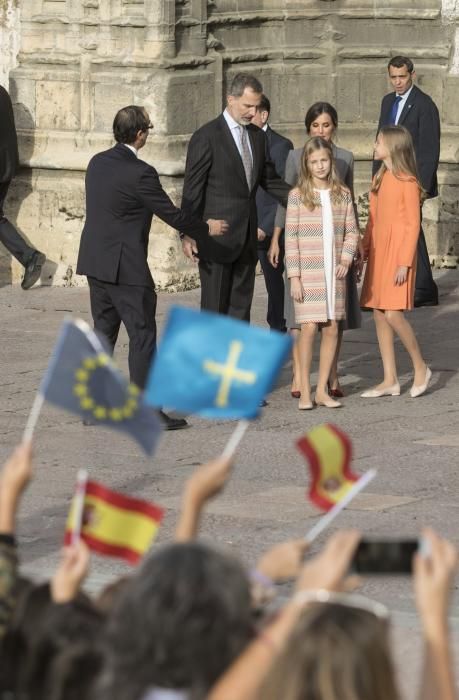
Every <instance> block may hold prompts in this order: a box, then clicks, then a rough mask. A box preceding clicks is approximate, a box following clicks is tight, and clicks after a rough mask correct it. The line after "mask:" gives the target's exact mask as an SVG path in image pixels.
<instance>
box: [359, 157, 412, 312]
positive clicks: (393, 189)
mask: <svg viewBox="0 0 459 700" xmlns="http://www.w3.org/2000/svg"><path fill="white" fill-rule="evenodd" d="M420 227H421V200H420V191H419V185H418V183H417V182H416V180H415V179H414V178H413V177H410V176H406V177H403V176H399V177H395V175H393V174H392V173H391V172H390V171H389V170H388V171H387V172H386V173H385V174H384V176H383V179H382V182H381V186H380V188H379V190H378V192H371V193H370V216H369V218H368V224H367V228H366V231H365V236H364V237H363V248H364V251H365V256H366V257H367V258H368V263H367V269H366V272H365V279H364V282H363V288H362V294H361V297H360V306H363V307H367V308H370V309H384V310H386V309H392V310H396V311H397V310H404V309H412V308H413V301H414V283H415V277H416V246H417V242H418V237H419V231H420ZM401 265H403V266H406V267H408V276H407V280H406V282H405V283H404V284H401V285H395V283H394V276H395V272H396V270H397V268H398V267H399V266H401Z"/></svg>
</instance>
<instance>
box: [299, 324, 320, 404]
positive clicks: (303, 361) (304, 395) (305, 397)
mask: <svg viewBox="0 0 459 700" xmlns="http://www.w3.org/2000/svg"><path fill="white" fill-rule="evenodd" d="M316 333H317V323H302V324H301V331H300V337H299V339H298V343H297V346H298V360H299V383H300V391H301V399H300V406H305V405H307V404H309V403H311V382H310V374H311V364H312V353H313V349H314V337H315V335H316Z"/></svg>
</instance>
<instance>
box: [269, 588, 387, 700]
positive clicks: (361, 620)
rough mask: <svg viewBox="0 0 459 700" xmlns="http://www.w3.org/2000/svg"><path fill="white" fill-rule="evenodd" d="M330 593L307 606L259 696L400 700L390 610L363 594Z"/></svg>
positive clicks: (288, 699) (293, 699)
mask: <svg viewBox="0 0 459 700" xmlns="http://www.w3.org/2000/svg"><path fill="white" fill-rule="evenodd" d="M322 593H323V594H325V592H324V591H322ZM328 596H329V601H330V602H326V603H313V604H312V605H310V606H308V607H306V608H305V610H304V612H303V614H302V616H301V618H300V619H299V621H298V623H297V625H296V627H295V629H294V630H293V633H292V635H291V637H290V639H289V641H288V643H287V645H286V647H285V649H284V650H283V652H282V653H281V655H280V656H279V657H278V659H277V661H276V663H275V664H274V665H273V667H272V669H271V671H270V672H269V674H268V676H267V678H266V680H265V683H264V686H263V690H262V692H261V694H260V698H263V700H280V699H282V700H388V699H389V698H390V700H397V699H398V698H399V693H398V690H397V684H396V679H395V674H394V669H393V665H392V660H391V654H390V645H389V635H388V624H387V614H388V613H387V610H386V609H385V608H384V606H382V605H381V604H379V603H374V602H373V601H367V600H366V599H362V597H361V596H352V595H350V596H349V595H346V594H342V593H337V594H335V593H329V594H328Z"/></svg>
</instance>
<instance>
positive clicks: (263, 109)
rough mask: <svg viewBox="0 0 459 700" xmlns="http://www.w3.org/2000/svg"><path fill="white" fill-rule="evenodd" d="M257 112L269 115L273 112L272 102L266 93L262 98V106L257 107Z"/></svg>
mask: <svg viewBox="0 0 459 700" xmlns="http://www.w3.org/2000/svg"><path fill="white" fill-rule="evenodd" d="M257 112H268V114H269V113H270V112H271V102H270V101H269V100H268V98H267V97H266V95H265V94H264V93H263V95H262V96H261V100H260V104H259V105H258V107H257Z"/></svg>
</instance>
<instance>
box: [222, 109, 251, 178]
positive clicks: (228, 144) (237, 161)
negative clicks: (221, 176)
mask: <svg viewBox="0 0 459 700" xmlns="http://www.w3.org/2000/svg"><path fill="white" fill-rule="evenodd" d="M220 128H221V132H222V139H223V144H224V145H223V148H224V150H225V151H226V153H228V154H230V158H231V160H232V161H233V162H234V165H235V168H236V170H237V173H238V175H239V177H240V178H241V179H242V180H243V181H244V182H245V183H246V184H247V179H246V177H245V170H244V165H243V163H242V158H241V154H240V153H239V150H238V147H237V146H236V143H235V141H234V139H233V135H232V133H231V130H230V128H229V126H228V124H227V123H226V119H225V117H224V116H223V115H221V117H220Z"/></svg>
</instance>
